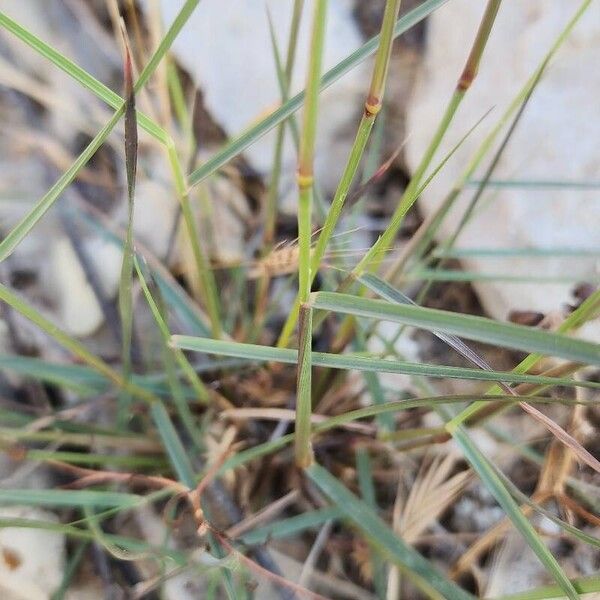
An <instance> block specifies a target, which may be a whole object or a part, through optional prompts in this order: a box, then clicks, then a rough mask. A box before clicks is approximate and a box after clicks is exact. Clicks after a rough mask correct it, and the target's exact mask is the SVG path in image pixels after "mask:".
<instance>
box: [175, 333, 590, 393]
mask: <svg viewBox="0 0 600 600" xmlns="http://www.w3.org/2000/svg"><path fill="white" fill-rule="evenodd" d="M171 344H172V345H174V346H176V347H177V348H181V349H182V350H190V351H192V352H203V353H206V354H217V355H222V356H231V357H235V358H242V359H246V360H248V361H251V362H281V363H287V364H292V365H293V364H297V362H298V351H297V350H292V349H288V348H273V347H272V346H260V345H257V344H244V343H241V342H227V341H221V340H213V339H211V338H198V337H191V336H186V335H174V336H172V337H171ZM312 364H313V366H316V367H330V368H333V369H347V370H352V369H355V370H357V371H365V372H372V373H377V372H380V373H398V374H401V375H420V376H424V377H448V378H451V379H475V380H479V381H504V382H506V383H532V384H539V385H566V386H579V387H586V388H591V389H599V388H600V384H599V383H598V382H593V381H579V380H575V379H569V378H565V377H545V376H543V375H529V374H525V373H513V372H504V371H483V370H481V369H475V368H469V367H446V366H439V365H432V364H427V363H411V362H406V361H398V360H388V359H382V358H374V357H371V356H365V355H356V354H331V353H326V352H312Z"/></svg>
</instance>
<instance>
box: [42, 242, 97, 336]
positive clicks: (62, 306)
mask: <svg viewBox="0 0 600 600" xmlns="http://www.w3.org/2000/svg"><path fill="white" fill-rule="evenodd" d="M50 252H51V257H52V259H51V269H52V276H53V286H54V290H55V294H56V296H57V298H58V312H59V315H60V318H61V321H62V324H63V326H64V327H65V329H66V330H67V331H68V332H69V333H71V334H72V335H75V336H78V337H84V336H87V335H90V334H92V333H94V331H96V329H98V327H100V325H101V323H102V320H103V314H102V310H101V308H100V305H99V303H98V300H97V299H96V296H95V294H94V291H93V289H92V287H91V286H90V284H89V283H88V281H87V278H86V276H85V272H84V270H83V267H82V266H81V263H80V262H79V258H78V257H77V254H76V253H75V250H74V249H73V246H72V245H71V242H69V240H68V238H66V237H60V238H57V239H55V240H54V241H53V242H52V244H51V250H50Z"/></svg>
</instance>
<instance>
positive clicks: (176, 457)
mask: <svg viewBox="0 0 600 600" xmlns="http://www.w3.org/2000/svg"><path fill="white" fill-rule="evenodd" d="M150 412H151V413H152V419H153V420H154V424H155V425H156V429H157V430H158V433H159V435H160V437H161V440H162V441H163V444H164V445H165V450H166V451H167V455H168V457H169V459H170V461H171V464H172V465H173V468H174V469H175V472H176V473H177V477H178V478H179V479H180V481H181V482H182V483H183V484H184V485H186V486H187V487H188V488H190V489H193V488H194V487H195V485H196V478H195V476H194V469H193V467H192V463H191V462H190V459H189V457H188V455H187V452H186V450H185V448H184V447H183V444H182V443H181V440H180V439H179V435H178V434H177V431H176V430H175V427H173V423H171V419H170V418H169V414H168V413H167V411H166V409H165V407H164V405H163V404H162V402H154V403H153V404H152V406H151V407H150Z"/></svg>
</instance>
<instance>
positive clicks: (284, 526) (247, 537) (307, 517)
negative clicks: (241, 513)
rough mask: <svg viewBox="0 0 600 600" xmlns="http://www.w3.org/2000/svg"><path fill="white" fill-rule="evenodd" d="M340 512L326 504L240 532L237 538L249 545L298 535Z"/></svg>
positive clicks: (317, 526)
mask: <svg viewBox="0 0 600 600" xmlns="http://www.w3.org/2000/svg"><path fill="white" fill-rule="evenodd" d="M341 514H342V513H341V512H340V510H339V509H337V508H336V507H334V506H328V507H327V508H320V509H318V510H313V511H309V512H304V513H302V514H300V515H296V516H294V517H289V518H287V519H281V520H280V521H274V522H273V523H269V524H268V525H263V526H262V527H257V528H256V529H253V530H252V531H249V532H248V533H244V534H242V535H241V537H240V538H239V539H240V541H241V542H243V543H244V544H247V545H249V546H252V545H254V544H264V543H266V542H268V541H269V540H279V539H282V538H286V537H291V536H294V535H298V534H299V533H302V532H304V531H306V530H307V529H318V528H319V527H321V526H322V525H323V524H324V523H326V522H327V521H329V520H331V519H339V518H340V516H341Z"/></svg>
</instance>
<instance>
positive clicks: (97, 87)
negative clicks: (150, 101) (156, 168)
mask: <svg viewBox="0 0 600 600" xmlns="http://www.w3.org/2000/svg"><path fill="white" fill-rule="evenodd" d="M0 26H1V27H3V28H4V29H6V30H7V31H10V33H12V34H14V35H15V36H16V37H18V38H19V39H20V40H21V41H23V42H25V43H26V44H27V45H28V46H30V47H31V48H32V49H33V50H35V51H36V52H37V53H38V54H40V55H41V56H43V57H44V58H47V59H48V60H49V61H50V62H52V63H53V64H54V65H56V66H57V67H58V68H59V69H61V70H62V71H64V72H65V73H66V74H67V75H69V76H70V77H72V78H73V79H74V80H75V81H77V82H79V83H80V84H81V85H82V86H84V87H85V88H87V89H88V90H90V91H91V92H92V93H93V94H95V95H96V96H98V98H100V99H101V100H103V101H104V102H106V104H108V105H109V106H110V107H112V108H113V109H115V110H117V109H119V108H120V107H121V106H122V104H123V102H124V100H123V98H121V96H119V94H116V93H115V92H113V91H112V90H111V89H110V88H108V87H106V86H105V85H104V84H103V83H102V82H100V81H98V80H97V79H95V78H94V77H92V76H91V75H90V74H89V73H88V72H87V71H85V70H84V69H82V68H81V67H80V66H79V65H76V64H75V63H74V62H73V61H71V60H70V59H68V58H67V57H66V56H63V55H62V54H61V53H60V52H58V51H57V50H55V49H54V48H52V46H50V45H48V44H46V43H45V42H44V41H42V40H41V39H40V38H39V37H38V36H36V35H35V34H33V33H32V32H30V31H28V30H27V29H25V27H23V26H22V25H20V24H19V23H17V22H16V21H13V19H11V18H10V17H9V16H8V15H6V14H4V13H3V12H1V11H0ZM137 116H138V123H139V125H140V127H141V128H142V129H144V130H145V131H147V132H148V133H149V134H150V135H152V136H153V137H154V138H156V139H157V140H158V141H159V142H162V143H163V144H164V143H166V142H167V139H168V138H169V135H168V133H167V132H166V131H165V130H164V129H162V127H160V126H159V125H157V124H156V123H155V122H154V121H152V119H150V117H148V116H147V115H145V114H143V113H140V112H139V111H138V113H137Z"/></svg>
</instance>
